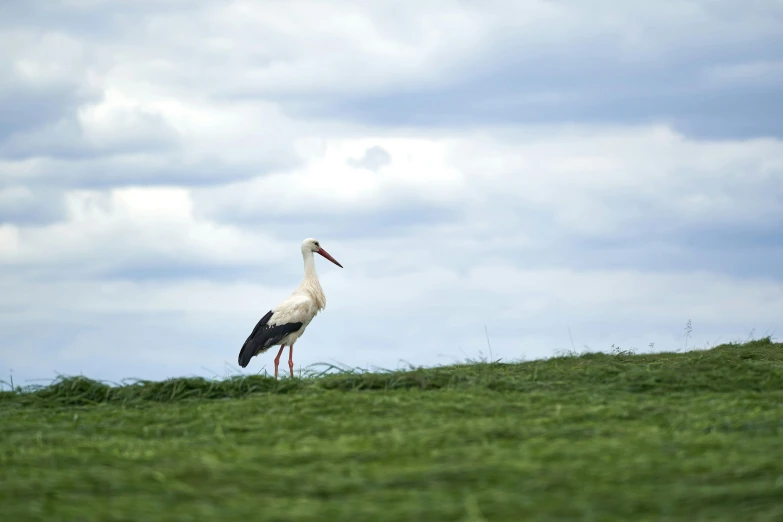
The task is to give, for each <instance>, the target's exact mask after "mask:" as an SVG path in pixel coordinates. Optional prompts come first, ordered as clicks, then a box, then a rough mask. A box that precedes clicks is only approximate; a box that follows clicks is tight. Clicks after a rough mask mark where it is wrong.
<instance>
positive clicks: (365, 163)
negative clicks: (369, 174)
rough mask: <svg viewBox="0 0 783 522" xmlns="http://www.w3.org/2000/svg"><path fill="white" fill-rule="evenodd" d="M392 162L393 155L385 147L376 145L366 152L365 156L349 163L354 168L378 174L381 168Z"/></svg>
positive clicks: (352, 159)
mask: <svg viewBox="0 0 783 522" xmlns="http://www.w3.org/2000/svg"><path fill="white" fill-rule="evenodd" d="M391 161H392V157H391V154H389V152H388V151H387V150H386V149H384V148H383V147H379V146H377V145H376V146H375V147H370V148H369V149H367V150H366V151H364V155H363V156H362V157H361V158H350V159H349V160H348V162H347V163H348V165H350V166H352V167H356V168H365V169H367V170H371V171H373V172H378V170H379V169H380V168H381V167H384V166H386V165H389V164H390V163H391Z"/></svg>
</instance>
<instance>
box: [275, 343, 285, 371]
mask: <svg viewBox="0 0 783 522" xmlns="http://www.w3.org/2000/svg"><path fill="white" fill-rule="evenodd" d="M283 348H285V345H282V346H280V351H279V352H277V357H275V379H277V367H278V366H280V356H281V355H283Z"/></svg>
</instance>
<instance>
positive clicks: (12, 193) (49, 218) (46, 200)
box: [0, 182, 65, 226]
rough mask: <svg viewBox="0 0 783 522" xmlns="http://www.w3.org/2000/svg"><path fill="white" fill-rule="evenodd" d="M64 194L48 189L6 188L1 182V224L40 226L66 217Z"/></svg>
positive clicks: (17, 186) (28, 187)
mask: <svg viewBox="0 0 783 522" xmlns="http://www.w3.org/2000/svg"><path fill="white" fill-rule="evenodd" d="M62 196H63V195H62V192H61V191H58V190H56V189H51V188H48V187H30V186H29V185H27V186H20V185H9V186H4V184H3V183H2V182H0V224H2V223H6V224H8V223H11V224H15V225H26V226H31V225H33V226H36V225H37V226H40V225H46V224H49V223H53V222H55V221H59V220H60V219H62V218H63V216H64V211H65V208H64V205H63V197H62Z"/></svg>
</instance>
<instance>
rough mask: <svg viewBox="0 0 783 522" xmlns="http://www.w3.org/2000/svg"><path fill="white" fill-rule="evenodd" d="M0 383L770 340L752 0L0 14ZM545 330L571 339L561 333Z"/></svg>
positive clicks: (776, 192)
mask: <svg viewBox="0 0 783 522" xmlns="http://www.w3.org/2000/svg"><path fill="white" fill-rule="evenodd" d="M0 49H1V50H2V52H0V332H1V334H2V335H0V379H4V380H8V377H9V376H10V375H11V373H12V372H13V376H14V379H15V380H16V381H17V382H18V383H23V384H24V383H30V382H34V380H35V379H51V378H53V377H55V376H56V375H57V374H58V373H60V374H67V375H73V374H84V375H87V376H89V377H93V378H99V379H108V380H113V381H117V380H120V379H122V378H126V377H136V378H151V379H162V378H166V377H171V376H183V375H203V376H211V375H215V374H217V375H220V376H223V375H226V374H233V373H239V372H240V371H242V372H244V373H256V372H259V371H263V369H264V368H265V367H266V368H267V369H271V367H272V359H273V358H274V352H272V351H270V352H267V353H266V354H264V355H261V356H259V357H257V358H255V359H253V361H252V362H251V364H250V366H248V368H246V369H245V370H240V369H239V368H238V366H237V365H236V359H237V353H238V352H239V349H240V347H241V345H242V343H243V342H244V340H245V338H246V337H247V335H248V334H249V332H250V330H252V328H253V326H254V325H255V323H256V321H257V320H258V319H259V318H260V317H261V316H262V315H263V314H264V313H265V312H266V311H267V310H269V309H271V308H272V307H273V306H274V305H275V304H276V303H278V302H279V301H280V300H282V299H284V298H285V297H286V296H288V295H289V294H290V292H291V291H292V290H293V289H294V288H295V287H296V285H297V284H298V283H299V281H300V279H301V276H302V260H301V254H300V250H299V245H300V242H301V241H302V240H303V239H304V238H307V237H315V238H317V239H318V240H320V241H321V243H322V245H323V246H324V248H325V249H327V250H328V251H329V252H330V253H331V254H332V255H333V256H334V257H335V258H336V259H337V260H338V261H340V262H341V263H342V264H343V265H344V266H345V268H344V269H340V268H338V267H336V266H334V265H332V264H330V263H328V262H327V261H326V260H324V259H321V258H319V259H317V260H316V264H317V268H318V271H319V275H320V277H321V281H322V285H323V287H324V289H325V292H326V295H327V301H328V305H327V308H326V310H324V311H323V312H322V313H321V314H319V315H318V317H316V319H315V320H314V321H313V323H312V324H311V325H310V326H309V328H308V330H307V332H306V333H305V335H304V336H303V337H302V339H301V340H300V341H299V342H298V344H297V345H296V348H295V353H294V355H295V361H296V363H297V365H298V366H300V365H301V366H305V365H308V364H313V363H317V362H340V363H343V364H346V365H351V366H361V367H365V368H372V367H384V368H393V367H397V366H399V365H400V364H407V363H410V364H414V365H432V364H447V363H452V362H455V361H458V360H464V359H465V358H466V357H479V355H480V353H484V354H487V353H488V348H487V339H486V336H485V326H486V328H487V330H488V332H489V336H490V340H491V345H492V352H493V355H494V357H495V358H502V359H503V360H507V361H511V360H518V359H527V360H530V359H533V358H538V357H544V356H549V355H552V354H555V353H559V352H563V351H567V350H576V351H578V352H581V351H584V350H588V349H589V350H594V351H595V350H611V349H612V348H611V346H612V345H613V344H614V345H615V346H620V347H621V348H623V349H630V348H636V349H637V350H640V351H646V350H649V349H650V344H651V343H654V345H653V347H654V349H655V350H680V349H683V348H684V347H685V343H686V339H685V338H684V328H685V325H686V322H687V321H689V320H690V321H691V322H692V323H691V324H692V333H691V336H690V338H689V339H688V340H687V343H688V346H689V347H690V346H709V345H713V344H715V343H718V342H726V341H736V340H744V339H746V338H748V336H750V335H751V334H752V333H753V332H755V335H756V336H761V335H765V334H773V335H775V334H779V333H780V332H781V330H782V329H783V118H781V114H783V2H781V1H779V0H748V1H745V2H738V1H736V0H711V1H707V0H704V1H696V0H659V1H656V2H648V1H641V0H629V1H626V2H617V1H614V0H613V1H609V0H579V1H576V0H539V1H525V0H514V1H501V0H487V1H482V2H464V1H462V2H460V1H447V0H419V1H417V2H407V3H406V2H403V3H400V2H396V1H394V2H393V1H391V0H389V1H382V0H378V1H374V2H364V1H362V2H360V1H358V0H357V1H347V0H346V1H331V2H329V1H324V0H320V1H314V2H300V1H295V0H285V1H283V0H280V1H275V0H270V1H266V2H255V1H224V0H215V1H209V0H195V1H185V0H181V1H179V0H177V1H175V0H169V1H167V2H158V1H152V0H139V1H136V2H132V3H131V2H117V1H103V0H39V1H38V0H25V1H24V2H22V1H18V2H0ZM569 329H570V334H569Z"/></svg>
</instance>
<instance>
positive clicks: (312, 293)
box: [238, 238, 343, 379]
mask: <svg viewBox="0 0 783 522" xmlns="http://www.w3.org/2000/svg"><path fill="white" fill-rule="evenodd" d="M314 253H317V254H320V255H322V256H323V257H325V258H326V259H328V260H329V261H331V262H332V263H334V264H335V265H337V266H339V267H340V268H342V267H343V265H341V264H340V263H338V262H337V261H336V260H335V259H334V258H333V257H332V256H331V255H329V253H328V252H327V251H326V250H324V249H323V248H321V245H320V244H319V243H318V241H317V240H315V239H313V238H308V239H305V240H304V241H302V258H303V259H304V278H303V279H302V282H301V283H300V284H299V286H298V287H297V289H296V290H294V292H293V293H292V294H291V296H290V297H288V298H287V299H286V300H284V301H283V302H282V303H280V304H279V305H277V306H276V307H274V308H273V309H272V310H270V311H269V312H267V314H266V315H264V317H262V318H261V320H260V321H258V324H256V327H255V328H254V329H253V331H252V332H251V333H250V336H248V338H247V340H246V341H245V344H243V345H242V349H241V350H240V351H239V357H238V363H239V365H240V366H241V367H243V368H244V367H246V366H247V365H248V363H249V362H250V359H252V358H253V357H255V356H256V355H258V354H260V353H264V352H266V351H267V350H269V349H270V348H271V347H272V346H276V345H280V351H279V352H278V353H277V357H275V379H277V370H278V366H279V364H280V355H281V354H282V353H283V349H284V348H285V347H286V346H289V348H290V351H289V355H288V367H289V369H290V370H291V377H293V376H294V360H293V356H294V343H295V342H296V341H297V339H299V338H300V337H301V336H302V334H303V333H304V331H305V329H306V328H307V325H309V324H310V322H311V321H312V320H313V318H314V317H315V316H316V315H317V314H318V312H320V311H321V310H323V309H324V308H326V295H325V294H324V291H323V289H322V288H321V283H320V282H319V281H318V274H317V273H316V271H315V259H314V257H313V254H314Z"/></svg>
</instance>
